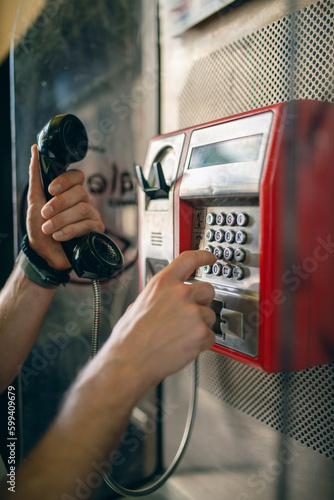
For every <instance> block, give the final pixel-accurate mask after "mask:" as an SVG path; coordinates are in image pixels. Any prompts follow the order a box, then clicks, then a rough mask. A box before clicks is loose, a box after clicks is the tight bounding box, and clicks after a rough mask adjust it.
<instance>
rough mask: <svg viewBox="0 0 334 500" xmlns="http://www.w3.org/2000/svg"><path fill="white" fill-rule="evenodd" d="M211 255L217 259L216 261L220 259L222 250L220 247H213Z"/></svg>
mask: <svg viewBox="0 0 334 500" xmlns="http://www.w3.org/2000/svg"><path fill="white" fill-rule="evenodd" d="M213 253H214V254H215V256H216V257H217V259H221V258H222V257H223V253H224V249H223V247H221V246H218V247H215V249H214V251H213Z"/></svg>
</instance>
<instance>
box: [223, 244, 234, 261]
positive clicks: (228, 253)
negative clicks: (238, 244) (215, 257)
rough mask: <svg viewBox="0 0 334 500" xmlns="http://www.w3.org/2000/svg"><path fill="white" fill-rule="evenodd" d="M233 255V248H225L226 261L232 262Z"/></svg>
mask: <svg viewBox="0 0 334 500" xmlns="http://www.w3.org/2000/svg"><path fill="white" fill-rule="evenodd" d="M233 255H234V251H233V248H231V247H226V248H224V259H225V260H232V259H233Z"/></svg>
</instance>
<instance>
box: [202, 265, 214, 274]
mask: <svg viewBox="0 0 334 500" xmlns="http://www.w3.org/2000/svg"><path fill="white" fill-rule="evenodd" d="M203 269H204V272H205V274H212V266H204V268H203Z"/></svg>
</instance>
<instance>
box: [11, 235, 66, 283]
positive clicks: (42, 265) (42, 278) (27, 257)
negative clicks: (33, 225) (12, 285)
mask: <svg viewBox="0 0 334 500" xmlns="http://www.w3.org/2000/svg"><path fill="white" fill-rule="evenodd" d="M16 262H17V263H18V264H19V266H20V267H21V269H22V271H23V272H24V274H25V275H26V276H27V277H28V278H29V279H30V280H31V281H33V282H34V283H36V284H37V285H39V286H42V287H44V288H57V286H59V285H60V284H61V283H62V284H63V285H65V284H66V283H68V282H69V281H70V275H69V273H70V271H71V269H72V268H68V269H65V270H63V271H57V269H54V268H53V267H51V266H49V264H48V263H47V261H46V260H45V259H43V257H41V256H40V255H38V253H37V252H35V250H33V249H32V248H31V247H30V245H29V239H28V235H27V234H26V235H25V236H24V237H23V240H22V243H21V252H20V253H19V255H18V257H17V259H16Z"/></svg>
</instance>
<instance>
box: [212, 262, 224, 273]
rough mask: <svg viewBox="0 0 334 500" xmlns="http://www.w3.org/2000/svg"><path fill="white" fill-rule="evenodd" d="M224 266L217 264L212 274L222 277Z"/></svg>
mask: <svg viewBox="0 0 334 500" xmlns="http://www.w3.org/2000/svg"><path fill="white" fill-rule="evenodd" d="M222 269H223V266H222V265H221V263H220V262H216V263H215V264H213V266H212V272H213V274H214V275H215V276H220V275H221V273H222Z"/></svg>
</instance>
